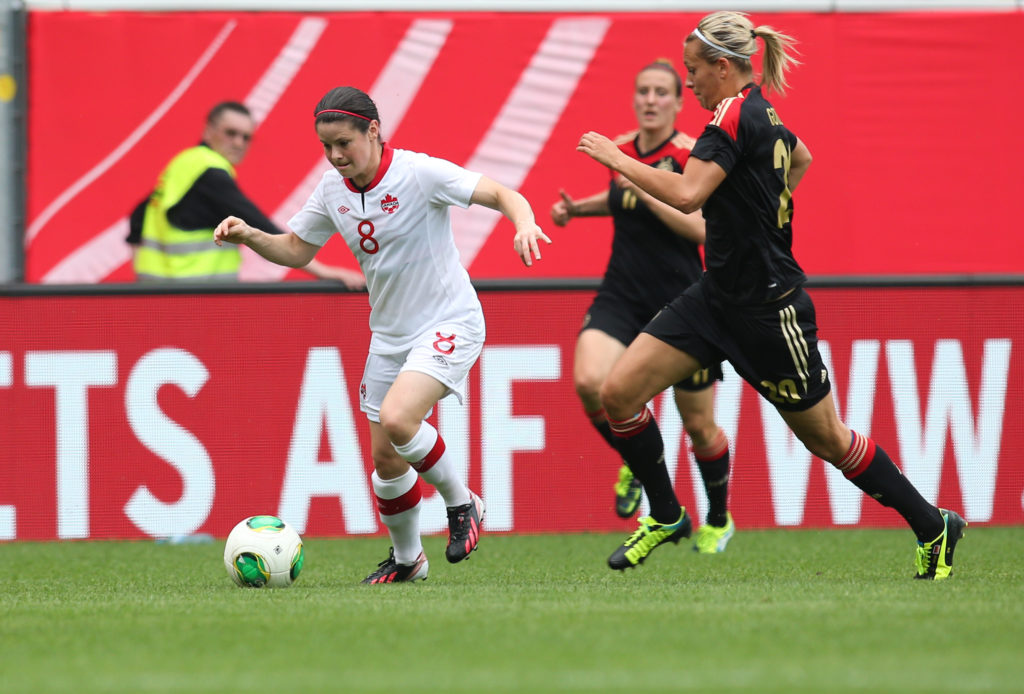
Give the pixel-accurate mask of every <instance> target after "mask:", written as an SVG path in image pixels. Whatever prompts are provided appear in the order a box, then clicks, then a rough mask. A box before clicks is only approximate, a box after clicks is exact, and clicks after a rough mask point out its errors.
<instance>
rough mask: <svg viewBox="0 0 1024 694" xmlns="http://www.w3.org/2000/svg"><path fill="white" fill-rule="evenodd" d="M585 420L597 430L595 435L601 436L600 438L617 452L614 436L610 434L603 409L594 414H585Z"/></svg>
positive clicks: (609, 426) (610, 429) (609, 427)
mask: <svg viewBox="0 0 1024 694" xmlns="http://www.w3.org/2000/svg"><path fill="white" fill-rule="evenodd" d="M587 419H589V420H590V423H591V424H593V425H594V428H595V429H597V433H598V434H600V435H601V438H603V439H604V440H605V441H607V442H608V445H609V446H611V447H612V448H614V449H615V450H619V447H618V445H617V444H616V441H615V434H613V433H612V427H611V425H610V424H609V423H608V417H607V416H605V413H604V410H603V409H601V410H597V411H596V412H587Z"/></svg>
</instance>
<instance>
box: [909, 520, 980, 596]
mask: <svg viewBox="0 0 1024 694" xmlns="http://www.w3.org/2000/svg"><path fill="white" fill-rule="evenodd" d="M939 512H940V513H941V514H942V520H943V521H944V522H945V523H946V529H945V530H943V531H942V534H941V535H939V536H938V537H937V538H935V539H934V540H932V541H931V542H918V543H917V556H916V557H915V558H914V563H915V564H916V566H917V574H916V575H915V576H914V578H920V579H924V580H934V581H941V580H943V579H945V578H949V577H950V576H952V575H953V550H954V549H956V543H957V542H958V541H959V540H960V538H961V537H963V536H964V528H966V527H967V521H965V520H964V519H963V518H961V517H960V515H959V514H957V513H955V512H953V511H947V510H945V509H941V508H940V509H939Z"/></svg>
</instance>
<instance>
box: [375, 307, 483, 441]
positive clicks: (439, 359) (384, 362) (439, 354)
mask: <svg viewBox="0 0 1024 694" xmlns="http://www.w3.org/2000/svg"><path fill="white" fill-rule="evenodd" d="M478 335H479V332H478V331H477V330H472V329H471V328H468V327H467V326H465V325H461V324H459V323H444V324H442V325H440V326H436V327H434V328H431V329H430V330H428V331H426V332H425V333H423V335H421V336H420V339H419V340H418V341H417V342H416V344H415V345H413V346H412V347H411V348H410V349H408V350H407V351H405V352H398V353H397V354H369V355H367V357H366V367H365V368H364V369H363V380H362V381H361V382H360V384H359V409H360V410H362V411H363V412H365V413H366V418H367V419H369V420H370V421H371V422H380V406H381V403H383V402H384V396H385V395H387V393H388V390H390V389H391V385H392V384H393V383H394V382H395V379H396V378H398V374H399V373H401V372H403V371H416V372H419V373H424V374H427V375H428V376H432V377H433V378H435V379H437V380H438V381H439V382H440V383H441V384H442V385H444V386H445V388H446V389H447V390H446V391H445V394H444V396H442V397H447V396H448V395H455V397H457V398H458V399H459V404H460V405H461V404H462V402H463V395H464V394H465V392H466V379H467V378H468V377H469V370H470V369H472V368H473V364H475V363H476V360H477V359H478V358H479V357H480V352H481V351H482V350H483V348H484V341H483V338H482V337H478ZM428 416H429V415H428Z"/></svg>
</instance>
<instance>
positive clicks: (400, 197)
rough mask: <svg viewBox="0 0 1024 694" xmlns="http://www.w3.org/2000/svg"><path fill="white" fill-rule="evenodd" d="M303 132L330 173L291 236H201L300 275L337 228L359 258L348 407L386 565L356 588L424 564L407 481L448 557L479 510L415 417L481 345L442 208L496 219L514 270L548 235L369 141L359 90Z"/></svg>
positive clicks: (500, 189) (422, 163)
mask: <svg viewBox="0 0 1024 694" xmlns="http://www.w3.org/2000/svg"><path fill="white" fill-rule="evenodd" d="M315 127H316V132H317V135H318V136H319V138H320V141H321V142H322V143H323V147H324V155H325V156H326V157H327V160H328V161H329V162H330V163H331V165H332V166H333V167H334V169H335V170H334V171H328V172H326V173H325V174H324V176H323V179H321V181H320V184H319V185H318V186H317V188H316V190H315V191H314V192H313V195H312V196H311V197H310V198H309V200H308V201H307V202H306V204H305V206H304V207H303V208H302V210H301V211H299V212H298V213H297V214H296V215H295V216H294V217H292V219H291V220H290V221H289V223H288V226H289V227H290V229H291V233H288V234H283V235H276V236H275V235H271V234H267V233H264V232H262V231H260V230H259V229H254V228H253V227H250V226H249V225H248V224H246V223H245V222H244V221H243V220H241V219H239V218H237V217H228V218H226V219H225V220H224V221H222V222H221V223H220V224H219V225H218V226H217V228H216V229H215V230H214V240H215V241H216V242H217V243H218V244H220V243H222V242H224V241H229V242H231V243H240V244H245V245H247V246H249V247H250V248H251V249H253V250H254V251H256V252H257V253H259V254H260V255H261V256H263V257H264V258H266V259H267V260H270V261H272V262H275V263H278V264H280V265H286V266H288V267H302V266H304V265H306V263H308V262H309V261H310V260H311V259H312V258H313V257H314V256H315V255H316V253H317V251H318V250H320V247H321V246H323V245H324V244H325V243H326V242H327V240H328V239H329V238H330V237H331V236H332V235H333V234H335V233H337V234H340V235H341V237H342V238H343V239H344V240H345V243H346V244H348V247H349V249H350V250H351V251H352V253H353V255H355V257H356V260H358V261H359V266H360V268H361V269H362V271H363V274H364V275H365V276H366V286H367V290H368V292H369V295H370V330H371V331H372V337H371V339H370V353H369V355H368V356H367V359H366V367H365V370H364V372H363V380H362V382H361V384H360V387H359V392H360V409H361V410H362V411H363V412H365V413H366V416H367V419H368V420H369V423H370V442H371V446H372V449H373V465H374V472H373V475H372V481H373V490H374V494H375V495H376V497H377V508H378V510H379V512H380V518H381V521H382V522H383V523H384V525H385V526H386V527H387V529H388V533H389V534H390V536H391V541H392V548H391V551H390V552H389V556H388V558H387V559H385V560H384V561H382V562H381V563H380V565H379V566H378V568H377V569H376V570H375V571H373V572H372V573H371V574H370V575H369V576H367V577H366V578H365V579H364V580H363V583H397V582H401V581H416V580H422V579H425V578H426V577H427V571H428V562H427V558H426V555H425V554H424V552H423V545H422V543H421V541H420V530H419V508H420V500H421V492H420V486H419V479H420V478H421V477H422V478H423V479H424V480H425V481H426V482H428V483H430V484H432V485H434V486H435V487H436V488H437V490H438V492H439V493H440V494H441V496H442V497H443V498H444V501H445V505H446V506H447V508H448V530H449V537H448V547H447V548H446V550H445V556H446V558H447V559H448V561H449V562H452V563H455V562H458V561H461V560H462V559H465V558H466V557H467V556H468V555H469V553H470V552H472V551H473V550H474V549H476V546H477V540H478V538H479V533H480V524H481V520H482V518H483V515H484V505H483V502H482V501H481V500H480V497H478V496H477V495H476V494H474V493H473V492H472V491H470V490H469V488H468V487H467V486H466V484H465V483H464V482H463V481H462V479H461V478H460V477H459V475H458V474H457V472H456V470H455V466H454V465H453V464H452V461H451V456H449V455H448V454H446V452H445V444H444V441H443V440H442V439H441V437H440V435H439V434H438V432H437V430H436V429H435V428H434V427H433V426H431V425H430V424H429V423H428V422H426V421H424V420H425V418H426V417H427V416H428V415H429V413H430V411H431V410H432V409H433V407H434V405H435V404H437V402H438V401H439V400H440V399H441V398H443V397H445V396H447V395H449V394H454V395H455V396H456V397H457V398H458V399H459V401H460V402H462V398H463V393H464V392H465V387H466V377H467V375H468V374H469V370H470V368H472V366H473V364H474V363H475V362H476V360H477V357H479V356H480V351H481V349H482V348H483V343H484V337H485V328H484V317H483V311H482V309H481V307H480V302H479V300H478V299H477V295H476V290H475V289H474V288H473V285H472V284H471V283H470V280H469V275H468V273H467V272H466V270H465V269H464V268H463V267H462V264H461V262H460V261H459V253H458V249H457V248H456V247H455V242H454V238H453V236H452V227H451V220H450V218H449V213H448V207H449V206H451V205H459V206H460V207H468V206H469V205H470V204H471V203H475V204H478V205H484V206H485V207H490V208H492V209H495V210H498V211H499V212H501V213H502V214H503V215H505V217H507V218H508V219H509V220H510V221H511V222H512V224H513V225H514V226H515V229H516V234H515V238H514V239H513V246H514V248H515V251H516V253H518V254H519V256H520V258H522V261H523V263H525V264H526V265H527V266H529V265H532V264H533V258H537V259H538V260H539V259H540V257H541V254H540V248H539V246H538V243H539V239H544V241H546V242H548V243H550V241H551V240H550V239H549V238H548V237H547V236H546V235H545V234H544V232H543V231H541V229H540V227H538V226H537V224H536V222H535V220H534V214H533V210H532V209H531V208H530V204H529V203H528V202H527V201H526V198H524V197H523V196H522V195H520V194H519V193H518V192H516V191H514V190H511V189H509V188H507V187H505V186H503V185H501V184H499V183H497V182H495V181H493V180H491V179H489V178H487V177H486V176H483V175H481V174H479V173H474V172H471V171H467V170H465V169H463V168H462V167H460V166H457V165H455V164H452V163H451V162H448V161H444V160H442V159H435V158H433V157H430V156H428V155H426V154H420V153H416V152H410V151H407V150H401V149H392V148H391V147H390V146H389V145H388V144H386V143H385V142H384V141H383V139H382V136H381V127H380V117H379V115H378V113H377V107H376V105H375V104H374V103H373V100H372V99H370V97H369V96H368V95H367V94H366V93H364V92H362V91H360V90H359V89H356V88H354V87H337V88H335V89H332V90H331V91H330V92H328V93H327V94H326V95H325V96H324V97H323V99H321V100H320V103H319V104H317V107H316V111H315ZM339 174H340V175H339Z"/></svg>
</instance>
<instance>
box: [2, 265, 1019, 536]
mask: <svg viewBox="0 0 1024 694" xmlns="http://www.w3.org/2000/svg"><path fill="white" fill-rule="evenodd" d="M593 286H594V285H593V282H589V281H588V282H584V281H581V282H578V283H576V284H575V285H573V284H565V283H562V284H558V285H554V284H552V285H539V284H534V285H528V286H525V287H524V286H519V285H503V284H501V283H490V284H481V301H482V303H483V306H484V311H485V313H486V316H487V323H488V340H487V346H486V348H485V349H484V351H483V354H482V355H481V357H480V361H479V363H478V364H477V366H476V367H475V368H474V370H473V372H472V375H471V379H470V384H469V389H468V398H467V403H466V405H465V406H461V407H460V406H459V405H458V403H457V402H456V401H455V400H454V399H453V398H449V399H446V400H444V401H442V404H441V405H440V406H439V407H438V408H437V412H436V413H435V414H434V420H433V421H434V422H435V423H436V424H437V426H438V427H439V429H440V431H441V433H442V435H443V436H444V438H445V441H446V443H447V446H448V450H450V451H452V452H453V453H454V454H455V458H456V459H457V460H460V461H463V463H464V465H465V467H464V469H463V470H462V472H463V474H465V475H466V476H467V478H468V480H469V482H470V484H471V486H472V487H473V488H474V489H477V490H479V491H480V492H481V493H482V495H483V496H484V498H485V499H486V501H487V504H488V513H487V519H486V527H487V529H488V530H489V531H491V532H517V533H540V532H583V531H615V530H625V529H627V528H629V527H630V523H628V522H624V521H621V520H619V519H618V518H616V517H615V515H614V513H613V511H612V506H613V494H612V483H613V481H614V478H615V474H616V470H617V468H618V465H619V461H618V460H617V458H616V456H615V455H614V454H613V453H612V452H611V451H610V450H609V449H608V448H607V447H606V445H605V444H604V443H603V441H601V440H600V438H599V437H598V436H597V435H596V434H595V433H594V432H593V431H592V430H591V429H590V425H589V424H588V423H587V420H586V418H585V417H584V415H583V412H582V409H581V407H580V405H579V403H578V401H577V399H576V396H575V394H574V390H573V385H572V355H573V345H574V341H575V336H576V332H577V330H578V327H579V324H580V320H581V318H582V316H583V314H584V312H585V310H586V308H587V306H588V305H589V302H590V300H591V298H592V296H593ZM810 291H811V293H812V296H813V297H814V299H815V301H816V303H817V307H818V314H819V326H820V329H821V337H822V342H821V347H822V351H823V355H824V357H825V360H826V363H827V365H828V366H829V371H830V373H831V378H832V382H833V384H834V388H835V391H834V392H835V396H836V404H837V407H838V409H839V412H840V415H841V416H842V417H843V418H844V420H845V421H846V422H847V423H848V424H850V426H851V427H853V428H856V429H857V430H859V431H861V432H862V433H865V434H868V435H870V436H872V437H873V438H874V439H875V440H876V441H877V442H879V444H881V445H882V446H884V447H885V448H886V449H887V450H888V451H889V452H890V454H892V456H893V457H894V458H895V459H897V460H898V461H899V462H900V464H901V465H902V467H903V470H904V472H905V474H906V475H907V476H908V477H909V478H910V479H911V480H912V481H913V482H914V484H915V485H917V486H918V488H919V489H920V490H921V491H922V493H924V495H925V496H926V497H927V498H929V499H930V500H931V501H934V502H938V503H939V504H941V505H944V506H949V507H951V508H955V509H958V510H960V511H961V512H962V513H963V515H964V516H965V517H966V518H967V519H968V520H970V521H971V523H993V524H1001V525H1008V524H1021V523H1024V512H1022V490H1024V462H1022V460H1021V458H1020V456H1018V455H1014V452H1015V451H1018V450H1020V449H1021V448H1022V446H1024V426H1022V421H1024V417H1022V414H1024V413H1022V404H1021V403H1022V402H1024V362H1022V358H1021V353H1020V348H1021V345H1022V344H1024V324H1022V323H1021V321H1020V320H1018V319H1016V318H1014V317H1013V316H1012V315H1011V314H1010V309H1009V307H1012V306H1019V305H1021V303H1022V302H1024V282H1022V281H1019V280H1018V281H1007V282H990V283H989V284H987V285H978V284H974V285H972V286H941V285H939V284H938V283H931V282H929V281H927V280H922V279H920V278H918V280H916V282H915V285H914V286H873V287H864V286H852V285H850V286H847V285H845V284H843V283H840V282H832V283H823V282H818V283H816V284H815V285H813V286H812V288H811V290H810ZM367 316H368V307H367V303H366V296H365V295H364V294H359V293H347V292H344V291H340V290H338V289H336V288H334V287H332V286H329V285H323V284H320V283H311V282H302V283H298V282H290V283H284V284H273V285H270V284H264V285H260V284H240V285H237V286H233V287H209V286H206V287H174V288H171V289H169V290H167V291H165V292H162V293H153V292H152V290H148V291H146V290H143V289H140V288H138V287H135V286H129V285H103V286H93V287H63V288H58V287H39V286H37V287H30V286H20V287H10V288H5V289H2V290H0V326H3V327H2V328H0V336H2V337H0V407H2V411H3V413H4V415H3V419H2V424H0V431H2V436H0V440H2V441H3V444H4V445H3V446H2V447H0V539H4V540H15V539H17V540H46V539H73V538H145V537H165V536H172V535H179V534H188V533H195V532H203V533H210V534H212V535H215V536H224V535H226V533H227V532H228V530H230V528H231V527H232V526H233V525H234V524H235V523H236V522H237V521H238V520H239V519H240V518H242V517H244V516H246V515H250V514H254V513H275V514H278V515H280V516H282V517H284V518H285V519H287V520H288V521H289V522H291V523H293V524H295V525H296V527H297V528H299V529H300V531H301V532H304V533H306V534H308V535H315V536H344V535H364V534H373V533H379V532H382V530H383V528H382V526H381V525H380V524H379V522H378V519H377V516H376V513H375V508H374V500H373V494H372V489H371V487H370V483H369V473H370V470H371V462H370V459H369V441H368V434H367V427H366V426H365V424H364V418H363V415H362V414H361V413H360V412H359V398H358V393H359V382H360V377H361V375H362V370H363V361H364V358H365V350H366V347H367V344H368V341H369V332H368V329H367V327H366V325H367ZM653 405H654V408H655V411H656V414H657V417H658V419H659V423H660V426H661V430H662V432H663V434H664V437H665V440H666V462H667V464H668V465H669V469H670V471H671V473H672V474H673V476H674V479H675V485H676V489H677V492H678V494H679V496H680V499H681V500H682V502H683V503H684V504H685V505H686V506H688V507H689V508H691V509H693V510H696V511H697V512H698V513H699V514H701V515H702V514H703V512H704V508H705V502H704V498H703V494H702V492H701V486H700V480H699V477H698V476H697V475H696V473H695V468H694V465H693V463H692V458H691V456H690V453H689V446H688V442H687V439H686V436H685V434H684V433H683V431H682V426H681V423H680V421H679V417H678V415H677V414H676V413H675V410H674V408H673V407H672V406H671V399H670V398H668V399H666V397H665V395H662V396H659V397H658V398H656V399H655V401H654V403H653ZM716 416H717V419H718V421H719V423H720V425H721V426H722V427H723V428H724V429H725V431H726V432H727V434H728V436H729V438H730V441H731V447H732V454H733V461H734V467H733V475H732V486H731V499H730V503H731V508H732V511H733V514H734V516H735V518H736V522H737V524H738V525H739V526H740V527H742V528H764V527H774V526H795V527H815V528H817V527H845V526H853V525H857V526H868V527H899V526H901V525H902V521H901V520H900V519H899V518H898V517H897V516H896V514H895V513H893V512H892V511H890V510H888V509H884V508H882V507H881V506H879V505H877V504H875V503H873V502H871V501H870V500H866V499H865V497H864V496H863V495H862V494H861V493H860V492H859V491H858V490H857V489H856V488H854V487H853V486H852V485H850V484H848V483H847V482H846V481H845V480H843V479H842V477H841V476H840V475H839V474H838V473H837V472H835V471H834V470H833V469H832V468H831V467H830V466H829V465H827V464H825V463H823V462H822V461H820V460H818V459H816V458H813V457H811V456H810V454H809V453H807V452H806V450H805V449H804V448H803V447H802V446H801V445H800V444H799V442H797V441H795V440H794V439H793V437H792V435H791V434H789V433H788V431H787V429H786V428H785V426H784V424H783V423H782V420H781V419H780V417H779V416H778V414H777V413H776V412H775V411H774V409H773V408H772V407H771V406H770V405H769V404H768V403H767V402H766V401H763V400H761V399H760V398H759V397H757V395H756V394H755V393H754V391H753V390H752V389H751V388H749V387H748V386H746V385H744V384H743V382H742V381H741V380H740V379H739V378H738V377H737V376H736V374H735V373H734V372H733V371H732V370H731V369H728V368H727V370H726V378H725V380H724V381H723V382H722V383H720V384H719V385H718V387H717V397H716ZM428 489H429V488H428ZM431 491H432V490H431ZM441 506H442V505H441V502H440V500H439V499H438V498H437V497H436V495H431V496H428V497H427V498H426V508H425V512H424V513H423V516H422V517H423V523H424V528H425V529H426V530H427V531H440V530H442V529H443V528H444V523H445V520H444V518H445V516H444V513H443V509H442V507H441Z"/></svg>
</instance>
